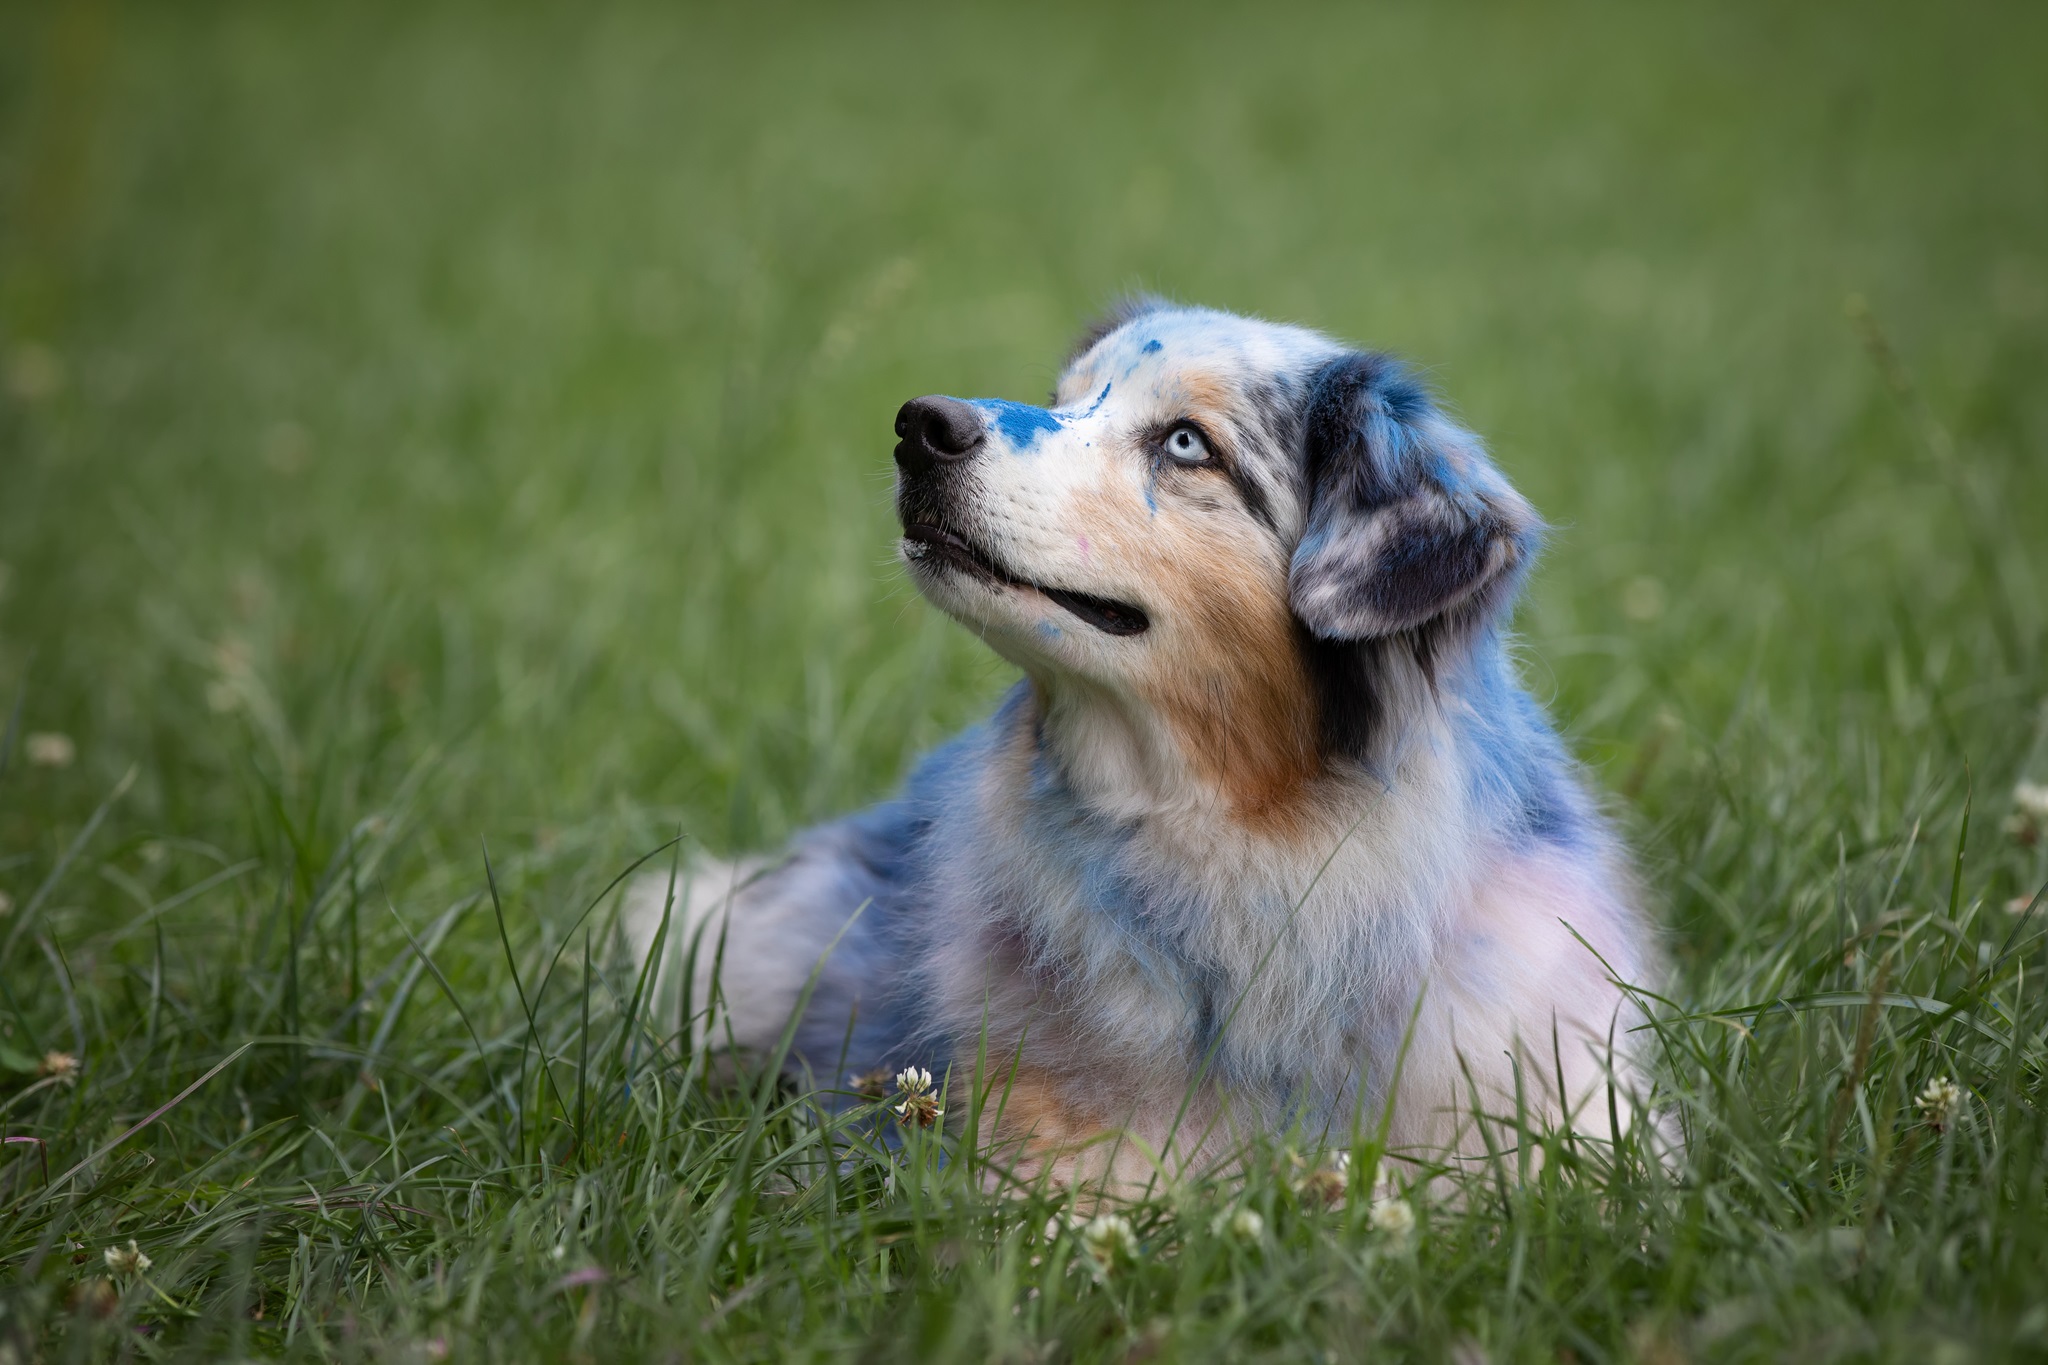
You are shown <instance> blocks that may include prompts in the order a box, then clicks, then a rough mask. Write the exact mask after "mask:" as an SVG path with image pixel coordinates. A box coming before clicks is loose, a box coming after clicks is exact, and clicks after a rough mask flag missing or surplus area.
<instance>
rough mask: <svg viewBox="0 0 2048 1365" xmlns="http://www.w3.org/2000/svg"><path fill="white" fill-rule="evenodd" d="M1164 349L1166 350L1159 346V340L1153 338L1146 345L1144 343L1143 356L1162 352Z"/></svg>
mask: <svg viewBox="0 0 2048 1365" xmlns="http://www.w3.org/2000/svg"><path fill="white" fill-rule="evenodd" d="M1165 349H1166V348H1165V347H1164V346H1161V345H1160V344H1159V338H1158V337H1154V338H1152V340H1150V341H1148V342H1146V343H1145V346H1144V354H1146V355H1151V354H1152V353H1154V352H1155V351H1163V350H1165Z"/></svg>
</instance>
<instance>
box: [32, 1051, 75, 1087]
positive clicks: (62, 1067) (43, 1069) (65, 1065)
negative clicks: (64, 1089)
mask: <svg viewBox="0 0 2048 1365" xmlns="http://www.w3.org/2000/svg"><path fill="white" fill-rule="evenodd" d="M36 1072H37V1074H39V1075H43V1076H52V1077H55V1078H56V1079H57V1080H60V1081H63V1082H64V1083H65V1084H67V1085H68V1084H70V1083H71V1082H73V1081H75V1080H77V1079H78V1058H76V1057H74V1056H72V1055H71V1054H70V1053H68V1052H45V1053H44V1054H43V1063H42V1065H41V1066H39V1067H37V1068H36Z"/></svg>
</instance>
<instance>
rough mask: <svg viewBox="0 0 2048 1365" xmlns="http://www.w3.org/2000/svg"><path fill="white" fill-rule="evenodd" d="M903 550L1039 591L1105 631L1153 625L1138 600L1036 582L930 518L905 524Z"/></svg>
mask: <svg viewBox="0 0 2048 1365" xmlns="http://www.w3.org/2000/svg"><path fill="white" fill-rule="evenodd" d="M903 554H904V557H905V558H906V559H909V560H911V561H913V562H914V563H918V564H940V565H944V566H946V567H948V568H953V569H958V570H959V571H960V572H962V573H965V574H968V575H971V576H972V577H975V578H979V579H981V580H982V581H983V582H985V583H997V584H1000V585H1002V586H1003V587H1006V588H1015V589H1017V590H1018V591H1020V592H1035V593H1038V594H1039V595H1041V596H1043V597H1045V598H1047V599H1048V600H1049V601H1051V602H1052V603H1053V604H1054V605H1055V606H1058V607H1061V608H1064V609H1065V610H1066V611H1068V612H1070V613H1072V614H1073V615H1075V616H1078V617H1080V618H1081V619H1082V620H1083V621H1086V622H1087V623H1088V624H1089V625H1091V626H1093V627H1095V628H1096V629H1097V630H1099V631H1102V632H1103V633H1104V634H1106V635H1142V634H1144V633H1145V631H1147V630H1148V629H1150V628H1151V625H1152V618H1151V617H1149V616H1147V615H1146V614H1145V609H1144V608H1143V607H1140V606H1138V605H1137V604H1136V603H1133V602H1117V601H1114V600H1112V599H1110V598H1107V597H1091V596H1089V595H1088V594H1087V593H1085V592H1073V591H1071V590H1069V589H1066V588H1053V587H1048V586H1046V585H1045V584H1043V583H1033V582H1032V581H1031V580H1030V579H1028V578H1020V577H1018V576H1017V575H1016V574H1013V573H1011V572H1010V571H1009V570H1007V569H1005V568H1004V567H1003V566H1002V565H1001V564H999V563H997V562H996V560H995V559H994V557H993V556H991V555H989V554H988V553H987V552H986V551H984V550H981V549H979V548H977V547H976V546H975V545H973V544H972V543H970V542H969V541H968V540H967V539H966V538H965V537H963V536H959V535H955V534H954V533H953V532H951V531H947V530H944V529H942V528H940V527H937V526H933V525H932V524H931V523H929V522H922V521H918V522H912V523H911V524H910V525H908V526H906V527H904V528H903Z"/></svg>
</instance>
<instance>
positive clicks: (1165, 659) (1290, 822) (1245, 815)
mask: <svg viewBox="0 0 2048 1365" xmlns="http://www.w3.org/2000/svg"><path fill="white" fill-rule="evenodd" d="M1161 539H1162V540H1173V539H1179V540H1191V539H1194V538H1193V537H1189V536H1186V535H1185V534H1184V533H1183V534H1182V535H1179V536H1172V535H1169V536H1162V537H1161ZM1172 558H1173V559H1175V560H1178V561H1180V563H1179V565H1178V566H1176V567H1174V568H1171V569H1168V570H1167V571H1166V572H1164V573H1163V574H1162V575H1161V576H1160V577H1159V578H1158V579H1157V580H1156V582H1157V583H1158V592H1159V597H1160V600H1161V601H1162V603H1164V604H1165V605H1166V611H1165V612H1164V613H1163V615H1164V616H1165V618H1166V620H1167V622H1168V623H1169V630H1168V632H1166V633H1165V634H1164V635H1163V636H1162V639H1161V640H1160V642H1159V644H1160V646H1162V647H1161V648H1160V649H1159V650H1158V651H1157V653H1156V655H1155V658H1154V668H1153V669H1152V675H1151V677H1150V678H1148V679H1147V684H1146V692H1147V695H1148V697H1150V698H1151V699H1152V700H1153V701H1154V704H1155V705H1157V706H1158V708H1159V710H1160V713H1161V714H1162V716H1164V718H1165V719H1166V721H1167V722H1168V724H1170V725H1172V726H1173V727H1174V728H1175V730H1176V731H1178V732H1179V734H1180V736H1181V741H1182V745H1183V747H1184V748H1185V750H1186V751H1187V754H1188V757H1189V758H1190V760H1191V761H1192V762H1193V763H1194V764H1195V765H1196V768H1197V770H1198V771H1200V772H1202V774H1203V776H1205V777H1207V778H1208V779H1209V780H1210V781H1212V782H1213V783H1215V784H1216V786H1217V788H1218V789H1219V790H1220V791H1221V792H1222V793H1223V794H1224V797H1225V799H1226V800H1227V801H1228V802H1229V803H1230V809H1231V814H1232V815H1233V816H1235V817H1236V818H1237V819H1238V820H1239V821H1240V822H1241V823H1243V824H1245V825H1246V826H1248V827H1249V828H1252V829H1254V830H1256V831H1258V832H1260V833H1264V834H1270V835H1286V834H1291V833H1299V832H1302V831H1303V830H1304V829H1305V828H1306V826H1307V824H1308V821H1309V816H1310V814H1311V806H1312V804H1313V799H1314V796H1315V780H1316V778H1317V777H1318V776H1319V775H1320V774H1321V772H1322V755H1321V752H1320V748H1319V745H1318V743H1317V736H1316V725H1315V705H1314V698H1313V694H1312V692H1311V690H1310V683H1309V678H1308V672H1307V669H1306V667H1305V666H1304V664H1303V661H1302V657H1301V652H1300V650H1299V649H1298V648H1297V647H1296V642H1295V626H1294V618H1293V616H1292V615H1291V614H1290V613H1289V612H1288V610H1287V596H1286V593H1287V578H1286V567H1285V565H1284V564H1282V563H1280V562H1279V551H1278V548H1277V547H1275V546H1272V545H1270V543H1269V542H1268V541H1266V539H1265V537H1264V536H1263V535H1262V534H1260V533H1258V532H1255V531H1250V530H1249V529H1247V530H1244V531H1243V532H1242V533H1241V534H1239V535H1237V536H1232V537H1229V538H1227V539H1225V540H1223V541H1222V542H1221V543H1218V541H1217V539H1216V538H1215V537H1213V536H1208V537H1202V538H1201V540H1200V543H1199V544H1198V545H1195V546H1188V547H1185V548H1183V549H1182V550H1181V552H1180V553H1176V554H1173V555H1172Z"/></svg>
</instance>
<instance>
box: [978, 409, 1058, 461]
mask: <svg viewBox="0 0 2048 1365" xmlns="http://www.w3.org/2000/svg"><path fill="white" fill-rule="evenodd" d="M974 406H976V407H977V408H980V409H981V410H982V411H983V412H985V413H987V414H988V415H989V416H990V418H991V419H993V420H994V422H995V427H996V430H997V431H1000V432H1001V433H1003V439H1004V440H1006V441H1008V442H1009V443H1010V445H1011V448H1012V449H1015V450H1029V449H1031V447H1032V446H1034V445H1036V444H1038V438H1039V437H1041V436H1043V435H1046V434H1047V433H1048V432H1055V431H1058V430H1059V429H1060V419H1059V418H1057V417H1055V416H1053V414H1052V411H1051V410H1050V409H1048V408H1037V407H1033V406H1032V405H1031V404H1029V403H1012V402H1011V401H1010V400H1009V399H1007V398H977V399H975V400H974Z"/></svg>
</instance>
